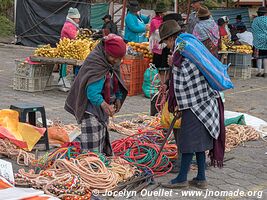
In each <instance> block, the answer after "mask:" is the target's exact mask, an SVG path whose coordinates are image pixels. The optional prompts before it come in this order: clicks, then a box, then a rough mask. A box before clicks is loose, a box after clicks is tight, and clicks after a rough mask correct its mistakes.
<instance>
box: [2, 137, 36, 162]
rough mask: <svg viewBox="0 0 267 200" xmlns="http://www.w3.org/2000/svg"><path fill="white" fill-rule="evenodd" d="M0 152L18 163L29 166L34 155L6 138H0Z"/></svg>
mask: <svg viewBox="0 0 267 200" xmlns="http://www.w3.org/2000/svg"><path fill="white" fill-rule="evenodd" d="M0 154H1V155H4V156H7V157H9V158H11V159H14V160H17V164H18V165H24V166H29V165H30V164H31V162H32V161H33V160H34V158H35V156H34V154H32V153H28V152H26V151H25V150H23V149H20V148H18V147H17V146H16V145H15V144H12V143H11V142H10V141H9V140H8V139H5V140H3V139H0Z"/></svg>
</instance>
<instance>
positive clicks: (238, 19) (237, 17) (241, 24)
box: [233, 15, 245, 29]
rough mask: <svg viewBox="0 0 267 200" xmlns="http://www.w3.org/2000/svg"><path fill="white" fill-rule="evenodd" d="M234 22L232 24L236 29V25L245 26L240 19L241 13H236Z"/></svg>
mask: <svg viewBox="0 0 267 200" xmlns="http://www.w3.org/2000/svg"><path fill="white" fill-rule="evenodd" d="M235 20H236V22H235V23H234V24H233V26H234V27H235V28H236V29H237V27H238V26H245V24H244V22H243V21H242V15H237V16H236V18H235Z"/></svg>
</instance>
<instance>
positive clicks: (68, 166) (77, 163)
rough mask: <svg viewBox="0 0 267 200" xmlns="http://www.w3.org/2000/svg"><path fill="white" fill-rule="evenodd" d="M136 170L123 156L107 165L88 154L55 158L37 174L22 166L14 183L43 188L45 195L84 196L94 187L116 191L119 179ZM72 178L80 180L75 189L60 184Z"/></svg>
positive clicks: (103, 190)
mask: <svg viewBox="0 0 267 200" xmlns="http://www.w3.org/2000/svg"><path fill="white" fill-rule="evenodd" d="M135 173H136V168H133V167H131V166H130V165H129V164H128V163H127V162H126V161H123V160H122V159H120V158H114V159H111V160H110V165H109V166H108V167H106V166H105V164H104V163H103V162H102V161H101V160H100V158H99V156H98V155H97V154H95V153H87V154H80V155H78V156H77V157H76V158H70V159H69V160H68V159H56V160H55V161H54V163H53V165H52V166H51V167H50V168H48V169H46V170H42V171H41V172H40V173H34V171H33V170H31V171H29V172H25V170H24V169H20V170H19V171H18V174H16V175H15V183H16V184H17V185H23V184H25V183H26V184H28V185H29V186H31V187H34V188H38V189H43V190H44V191H45V193H46V194H51V195H58V196H59V197H63V196H64V195H69V194H73V195H78V196H84V195H87V194H88V192H87V191H92V190H93V189H97V190H99V192H100V193H103V192H105V191H106V190H108V191H109V190H113V189H114V188H115V187H116V186H117V184H118V183H119V182H120V181H123V180H126V179H128V178H129V177H131V176H133V175H134V174H135ZM70 177H72V179H75V180H76V179H77V180H79V184H76V185H75V188H76V189H73V187H70V186H69V185H61V186H60V185H59V183H60V184H62V181H63V182H66V184H70V181H64V180H66V179H68V178H70ZM70 190H71V191H70ZM74 191H79V192H80V193H75V192H74ZM73 192H74V193H73Z"/></svg>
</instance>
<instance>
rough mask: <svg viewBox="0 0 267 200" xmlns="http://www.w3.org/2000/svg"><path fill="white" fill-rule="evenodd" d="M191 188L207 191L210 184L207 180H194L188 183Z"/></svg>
mask: <svg viewBox="0 0 267 200" xmlns="http://www.w3.org/2000/svg"><path fill="white" fill-rule="evenodd" d="M188 183H189V185H190V186H194V187H196V188H199V189H207V188H208V182H207V181H206V180H202V181H201V180H197V179H196V178H193V179H192V180H191V181H188Z"/></svg>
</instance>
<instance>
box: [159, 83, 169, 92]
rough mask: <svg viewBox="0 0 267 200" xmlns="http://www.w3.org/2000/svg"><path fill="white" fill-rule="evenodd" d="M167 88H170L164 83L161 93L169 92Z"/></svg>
mask: <svg viewBox="0 0 267 200" xmlns="http://www.w3.org/2000/svg"><path fill="white" fill-rule="evenodd" d="M167 88H168V86H167V85H166V84H165V83H164V84H162V85H161V86H160V91H162V92H164V93H165V92H166V91H167Z"/></svg>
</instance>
